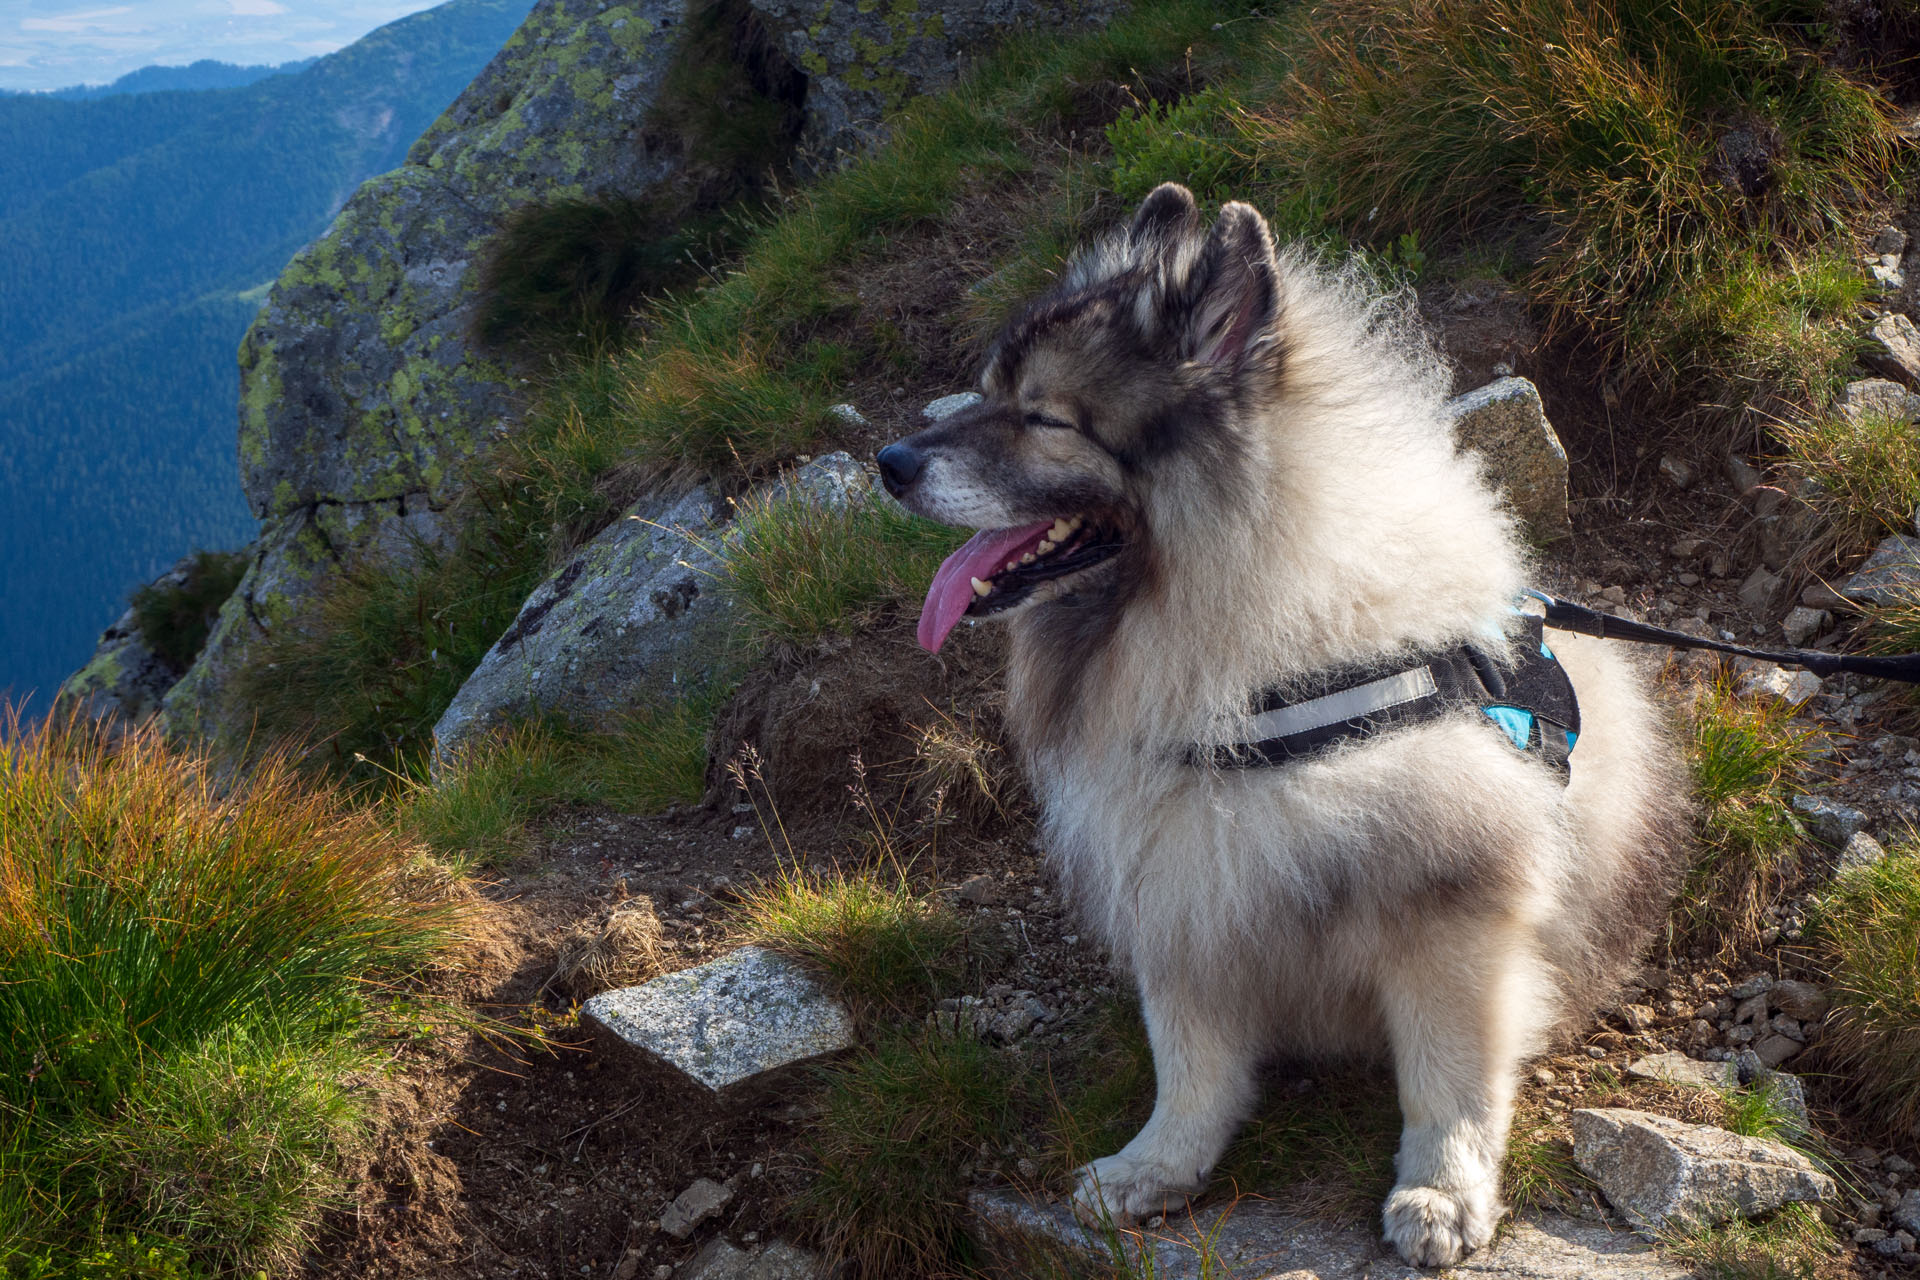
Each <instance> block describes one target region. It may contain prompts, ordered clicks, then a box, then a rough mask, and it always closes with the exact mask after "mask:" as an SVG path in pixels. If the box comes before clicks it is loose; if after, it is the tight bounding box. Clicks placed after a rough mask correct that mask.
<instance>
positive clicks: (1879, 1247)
mask: <svg viewBox="0 0 1920 1280" xmlns="http://www.w3.org/2000/svg"><path fill="white" fill-rule="evenodd" d="M1907 1239H1908V1240H1911V1239H1913V1237H1912V1236H1908V1237H1907ZM1871 1247H1872V1249H1873V1251H1874V1252H1875V1253H1877V1254H1879V1255H1880V1256H1881V1257H1883V1258H1897V1257H1899V1256H1900V1255H1901V1254H1903V1253H1905V1252H1906V1251H1907V1245H1906V1243H1905V1242H1904V1241H1902V1240H1901V1239H1900V1233H1899V1232H1897V1231H1896V1232H1894V1233H1893V1234H1892V1235H1890V1236H1888V1237H1887V1238H1886V1239H1884V1240H1877V1241H1875V1242H1874V1243H1873V1245H1872V1246H1871Z"/></svg>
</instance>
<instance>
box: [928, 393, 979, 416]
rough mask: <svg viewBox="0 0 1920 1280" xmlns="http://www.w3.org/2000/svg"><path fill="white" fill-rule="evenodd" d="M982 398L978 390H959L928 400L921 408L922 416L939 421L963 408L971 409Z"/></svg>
mask: <svg viewBox="0 0 1920 1280" xmlns="http://www.w3.org/2000/svg"><path fill="white" fill-rule="evenodd" d="M982 398H983V397H982V396H981V395H980V393H979V392H978V391H959V392H955V393H954V394H953V395H950V396H941V397H940V398H939V399H938V400H931V401H928V402H927V404H926V406H925V407H924V408H922V409H921V410H920V416H921V417H923V418H927V419H929V420H931V421H934V422H938V421H940V419H942V418H951V417H952V416H953V415H954V414H956V413H958V412H960V411H961V410H962V409H971V408H972V407H973V406H974V405H976V404H979V403H980V401H981V399H982Z"/></svg>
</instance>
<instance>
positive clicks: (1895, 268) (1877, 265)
mask: <svg viewBox="0 0 1920 1280" xmlns="http://www.w3.org/2000/svg"><path fill="white" fill-rule="evenodd" d="M1867 276H1868V278H1869V279H1871V280H1872V281H1873V291H1874V292H1875V293H1877V294H1879V295H1880V296H1881V297H1883V298H1891V297H1894V296H1896V295H1898V294H1899V293H1900V291H1901V290H1903V289H1905V288H1906V287H1907V276H1906V273H1905V272H1904V271H1902V270H1900V264H1899V261H1898V260H1897V259H1896V258H1894V256H1893V255H1892V254H1884V253H1883V254H1881V255H1880V258H1879V260H1878V261H1876V262H1873V263H1870V264H1869V265H1868V266H1867Z"/></svg>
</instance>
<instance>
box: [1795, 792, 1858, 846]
mask: <svg viewBox="0 0 1920 1280" xmlns="http://www.w3.org/2000/svg"><path fill="white" fill-rule="evenodd" d="M1793 810H1794V812H1795V813H1797V814H1799V815H1800V821H1802V822H1804V823H1805V824H1806V826H1807V830H1808V831H1810V832H1812V833H1813V837H1814V839H1816V840H1819V841H1821V842H1822V843H1825V844H1831V845H1840V846H1843V847H1844V846H1845V845H1846V844H1847V842H1848V841H1850V840H1852V839H1853V837H1854V836H1855V835H1856V834H1857V833H1858V832H1859V830H1860V828H1861V827H1863V826H1865V825H1866V821H1867V815H1866V814H1864V813H1862V812H1860V811H1859V810H1858V809H1855V808H1853V807H1852V806H1850V805H1844V804H1841V803H1840V802H1839V801H1838V800H1830V799H1828V798H1827V797H1826V796H1811V795H1809V796H1795V797H1794V798H1793Z"/></svg>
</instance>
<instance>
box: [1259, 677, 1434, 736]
mask: <svg viewBox="0 0 1920 1280" xmlns="http://www.w3.org/2000/svg"><path fill="white" fill-rule="evenodd" d="M1438 691H1439V686H1438V685H1436V684H1435V683H1434V682H1433V670H1432V668H1430V667H1415V668H1414V669H1413V670H1411V671H1402V672H1400V673H1399V674H1398V675H1391V676H1385V677H1383V678H1381V679H1379V680H1369V681H1368V682H1367V683H1366V684H1359V685H1355V686H1354V687H1353V688H1351V689H1340V690H1338V691H1336V692H1334V693H1329V694H1323V695H1322V696H1320V697H1318V698H1309V699H1308V700H1307V701H1305V702H1296V703H1293V704H1291V705H1289V706H1284V707H1275V708H1274V709H1273V710H1271V711H1262V712H1261V713H1260V714H1258V715H1256V716H1252V717H1250V718H1249V719H1248V720H1247V722H1246V728H1245V730H1244V731H1243V732H1241V733H1239V734H1236V735H1235V736H1234V737H1233V738H1232V739H1231V740H1230V741H1228V742H1224V743H1222V744H1221V745H1222V746H1230V747H1249V746H1252V745H1253V744H1255V743H1257V742H1265V741H1267V740H1268V739H1269V738H1285V737H1290V736H1292V735H1293V734H1296V733H1307V732H1310V731H1312V730H1314V729H1324V728H1326V727H1327V726H1328V725H1330V724H1339V723H1340V722H1341V721H1342V720H1357V719H1359V718H1360V717H1361V716H1370V715H1373V714H1375V713H1376V712H1380V711H1385V710H1386V709H1387V708H1388V707H1397V706H1399V705H1400V704H1401V703H1403V702H1412V701H1413V700H1414V699H1416V698H1424V697H1426V696H1427V695H1428V694H1431V693H1437V692H1438Z"/></svg>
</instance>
